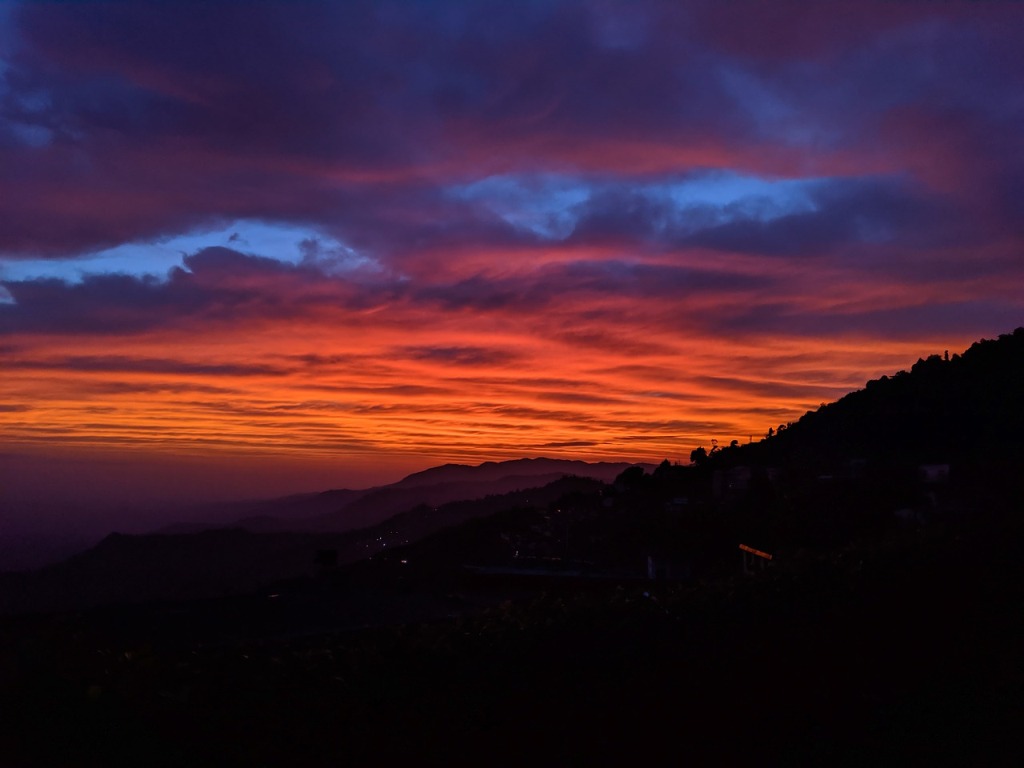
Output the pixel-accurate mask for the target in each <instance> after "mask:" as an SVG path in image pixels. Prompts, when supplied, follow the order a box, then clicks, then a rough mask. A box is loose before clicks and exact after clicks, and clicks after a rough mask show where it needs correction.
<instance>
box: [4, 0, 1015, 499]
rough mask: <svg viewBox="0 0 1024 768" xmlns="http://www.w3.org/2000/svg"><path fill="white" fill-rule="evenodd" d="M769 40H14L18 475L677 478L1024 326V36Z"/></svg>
mask: <svg viewBox="0 0 1024 768" xmlns="http://www.w3.org/2000/svg"><path fill="white" fill-rule="evenodd" d="M772 7H773V9H774V10H771V11H769V9H767V8H766V7H764V6H763V5H761V4H750V5H745V4H739V5H732V6H730V8H731V9H732V10H731V11H730V12H729V13H727V12H726V11H725V10H724V9H723V8H722V7H721V6H720V4H715V3H704V2H686V3H661V2H657V0H650V1H649V2H640V3H614V2H613V3H610V4H602V5H600V7H598V6H591V5H589V4H580V3H573V2H566V3H561V2H554V3H548V4H539V5H530V6H528V7H525V6H524V7H520V8H517V9H514V8H511V7H510V6H508V5H507V4H501V3H495V4H489V3H486V2H485V3H479V4H464V3H458V2H453V3H446V2H440V3H435V4H431V5H430V6H429V7H425V6H420V5H417V4H411V3H406V2H387V3H378V4H370V5H368V6H343V5H341V4H332V3H314V2H311V3H307V4H301V5H295V4H287V3H261V4H258V5H256V6H251V7H250V6H239V5H238V4H233V3H216V2H215V3H204V4H202V5H201V6H194V5H191V6H189V10H188V12H187V13H185V12H181V9H178V8H176V7H175V4H172V3H148V2H139V3H132V4H124V5H118V4H114V5H104V4H92V3H78V4H72V5H58V4H53V5H48V4H36V3H13V4H8V6H7V7H6V8H5V9H4V10H3V11H0V167H2V168H3V169H4V172H2V173H0V199H3V200H4V202H3V203H2V204H0V370H2V377H0V454H3V456H6V457H9V458H11V466H13V465H14V464H16V463H17V461H15V460H14V459H17V458H18V457H22V458H25V457H29V458H31V457H50V459H52V461H51V462H50V464H48V466H49V467H51V469H52V471H54V472H65V470H64V469H61V468H60V467H61V463H60V460H59V459H58V458H55V457H60V456H71V455H74V456H79V457H89V456H93V457H102V456H106V455H108V454H109V455H117V456H129V457H130V456H135V457H136V458H137V459H138V461H140V462H143V463H147V466H149V465H150V464H151V465H152V466H154V467H157V466H160V465H161V462H165V463H166V466H168V467H171V466H172V465H173V466H174V467H176V469H175V470H174V472H178V473H180V475H181V481H180V484H181V485H182V487H183V488H184V487H186V486H187V487H190V488H191V489H192V490H193V491H194V495H198V496H201V495H202V491H203V489H204V488H206V489H207V490H209V491H210V493H213V492H214V490H218V489H214V488H213V486H214V485H216V484H217V483H218V482H220V481H218V480H217V479H216V475H215V473H214V474H213V475H210V474H208V473H207V474H204V473H203V472H200V471H199V470H198V469H197V468H196V467H197V466H199V465H200V464H203V463H204V462H205V463H206V464H207V465H208V466H209V467H215V466H222V467H224V468H225V469H224V473H225V474H224V477H225V478H227V477H228V476H229V475H230V477H231V478H233V479H231V480H230V482H228V480H227V479H225V480H224V482H225V483H228V485H230V486H231V489H233V490H232V493H235V492H236V491H237V493H236V495H245V494H243V493H242V491H243V490H245V488H247V487H250V488H252V489H253V491H254V493H255V492H257V491H259V489H263V490H265V491H267V492H280V491H283V490H287V489H289V488H290V489H293V490H316V488H315V487H310V483H312V482H314V481H315V482H320V481H321V478H327V477H328V476H329V475H330V467H331V466H334V465H336V466H337V467H338V469H337V480H336V481H335V482H332V483H330V484H329V485H330V486H334V487H338V486H341V485H345V484H350V482H351V484H353V485H358V484H359V480H360V478H363V479H368V478H373V479H374V480H379V479H382V478H383V477H391V478H393V479H396V478H397V476H399V475H401V474H404V473H405V472H408V471H413V470H415V469H422V468H424V467H426V466H430V465H432V464H436V463H440V462H443V461H458V462H462V463H479V462H482V461H485V460H501V459H510V458H518V457H523V456H552V457H561V458H580V459H585V460H626V461H651V462H657V461H661V460H662V459H665V458H667V459H670V460H673V461H685V460H686V457H688V455H689V452H690V450H692V449H693V448H694V447H696V446H698V445H705V446H707V445H709V444H710V441H711V440H712V439H717V440H718V441H719V442H720V443H721V444H727V443H728V442H729V441H730V440H732V439H737V440H740V441H741V442H746V441H747V440H748V439H750V438H751V437H752V438H753V439H754V440H756V439H758V438H759V437H761V436H763V435H764V433H765V432H766V431H767V430H768V429H769V428H770V427H772V428H773V427H777V426H778V425H779V424H780V423H786V422H790V421H794V420H796V419H797V418H799V417H800V416H801V415H802V414H803V413H804V412H805V411H807V410H810V409H813V408H816V407H817V406H818V404H819V403H821V402H826V401H831V400H834V399H836V398H838V397H840V396H842V395H843V394H845V393H847V392H849V391H851V390H854V389H858V388H860V387H862V386H863V385H864V383H865V382H866V381H867V380H869V379H871V378H877V377H878V376H880V375H883V374H890V373H893V372H895V371H897V370H900V369H903V368H909V366H910V365H912V364H913V362H914V361H915V360H917V359H918V358H919V357H922V356H927V355H929V354H936V353H938V354H941V353H942V352H943V351H945V350H949V351H950V352H954V351H961V350H963V349H964V348H966V347H967V346H969V345H970V344H971V343H972V342H973V341H976V340H977V339H979V338H982V337H992V336H995V335H997V334H999V333H1003V332H1007V331H1010V330H1012V329H1013V328H1014V327H1016V326H1018V325H1021V324H1024V298H1022V296H1021V295H1020V291H1019V286H1020V285H1022V284H1024V258H1022V253H1024V249H1022V246H1024V231H1022V230H1021V228H1020V222H1021V221H1024V208H1022V207H1021V205H1022V203H1021V201H1022V200H1024V184H1022V179H1024V154H1022V152H1021V148H1022V139H1021V133H1020V130H1019V126H1020V124H1021V119H1022V118H1024V100H1022V99H1021V98H1020V94H1021V93H1024V82H1022V78H1024V61H1022V53H1021V50H1020V47H1019V45H1018V41H1019V39H1020V38H1021V33H1022V32H1024V29H1022V26H1024V16H1022V15H1021V14H1020V13H1019V11H1015V9H1013V8H1012V7H1010V6H997V5H994V4H993V5H986V6H984V7H981V6H978V4H971V3H964V4H958V3H948V4H942V5H941V6H937V5H921V6H917V5H913V6H912V5H906V6H904V5H895V4H891V3H883V4H880V5H872V4H862V3H853V4H830V5H829V6H828V7H827V8H826V7H814V8H808V7H806V6H804V5H799V6H795V5H794V6H788V5H786V4H781V5H779V4H772ZM256 41H259V43H258V44H257V42H256ZM275 457H278V458H279V459H280V468H279V471H271V470H268V467H269V466H270V463H269V462H271V461H272V460H273V459H274V458H275ZM26 460H27V459H26ZM97 460H98V459H97ZM118 461H120V459H118ZM196 462H198V464H197V463H196ZM304 462H305V463H306V465H307V466H306V468H305V469H303V466H304V465H303V463H304ZM73 464H74V462H68V463H67V468H66V476H64V479H62V480H60V483H61V484H64V485H67V486H68V487H73V486H74V484H75V483H76V482H80V481H82V479H83V477H84V476H85V475H86V474H87V473H88V472H90V471H92V470H83V469H74V467H73V466H72V465H73ZM189 467H191V469H190V468H189ZM246 467H249V468H250V470H249V471H248V474H247V471H246V469H245V468H246ZM375 467H376V468H377V469H374V468H375ZM229 468H230V469H229ZM256 468H259V469H256ZM0 469H2V467H0ZM314 470H315V471H314ZM211 471H212V470H211ZM190 473H191V474H190ZM17 474H18V473H17V472H15V471H13V470H12V471H9V472H8V473H7V474H6V475H4V474H3V473H2V472H0V486H5V487H7V488H8V491H7V492H8V493H10V494H12V495H11V498H13V497H14V496H17V498H18V499H21V500H24V499H30V497H31V495H32V492H33V491H32V489H31V488H30V487H28V486H27V485H26V483H27V481H26V483H22V482H21V481H20V480H19V478H18V477H17ZM158 474H159V473H158V472H157V471H156V470H154V476H157V475H158ZM271 476H273V477H271ZM104 477H106V476H104ZM114 477H116V475H115V474H114V473H113V471H112V474H110V478H114ZM190 478H191V479H190ZM289 478H291V479H289ZM353 479H354V482H352V480H353ZM271 481H272V482H271ZM104 482H108V481H106V480H105V481H104ZM109 482H114V480H113V479H111V480H109ZM147 482H148V481H147ZM247 484H248V485H247ZM365 484H366V485H369V484H372V482H367V483H365ZM158 485H159V487H160V489H161V490H160V491H159V493H169V492H171V491H173V488H171V489H170V490H168V487H167V484H164V485H160V484H159V483H157V482H156V481H155V480H154V481H153V485H152V487H153V488H154V489H155V488H157V486H158ZM23 486H24V487H23ZM137 486H138V487H135V486H133V492H135V493H139V494H141V493H142V492H143V491H144V489H145V487H148V486H146V485H145V483H142V482H141V481H140V483H138V484H137ZM220 490H225V489H219V490H218V492H219V491H220ZM94 491H95V493H100V492H101V491H102V487H100V486H96V488H95V489H94ZM0 492H3V487H0ZM46 492H47V491H46V489H45V488H40V489H39V493H40V494H41V495H42V494H45V493H46ZM225 492H226V490H225ZM68 493H70V491H69V492H68ZM154 493H156V491H154ZM249 495H252V494H249Z"/></svg>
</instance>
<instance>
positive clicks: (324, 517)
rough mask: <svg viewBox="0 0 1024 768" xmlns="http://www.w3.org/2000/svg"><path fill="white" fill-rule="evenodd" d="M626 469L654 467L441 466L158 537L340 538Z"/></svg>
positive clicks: (237, 509) (200, 518)
mask: <svg viewBox="0 0 1024 768" xmlns="http://www.w3.org/2000/svg"><path fill="white" fill-rule="evenodd" d="M630 466H641V467H644V468H645V469H648V470H649V469H652V468H653V465H646V464H640V465H633V464H628V463H626V462H596V463H588V462H585V461H573V460H568V459H548V458H535V459H514V460H511V461H497V462H496V461H487V462H484V463H483V464H479V465H476V466H471V465H467V464H444V465H442V466H439V467H432V468H430V469H426V470H423V471H422V472H416V473H413V474H411V475H409V476H407V477H405V478H403V479H401V480H399V481H398V482H396V483H391V484H390V485H382V486H377V487H374V488H367V489H365V490H358V491H353V490H333V491H324V492H323V493H312V494H302V495H297V496H286V497H284V498H280V499H270V500H266V501H256V502H239V503H233V504H218V505H210V506H207V507H204V508H200V509H198V510H193V511H192V513H191V514H190V517H192V518H193V519H195V520H197V522H189V523H178V524H173V525H169V526H166V527H165V528H163V529H161V531H160V532H161V533H195V532H198V531H201V530H209V529H212V528H223V527H225V523H224V522H223V521H225V520H231V521H232V522H230V523H228V524H227V525H228V526H229V527H236V528H242V529H245V530H247V531H252V532H260V533H266V532H271V531H306V532H309V531H318V532H332V533H340V532H344V531H351V530H355V529H358V528H367V527H369V526H373V525H377V524H378V523H381V522H383V521H385V520H387V519H388V518H389V517H392V516H393V515H396V514H398V513H400V512H405V511H407V510H410V509H412V508H413V507H416V506H419V505H422V504H426V505H428V506H439V505H441V504H447V503H448V502H452V501H461V500H470V499H481V498H483V497H485V496H491V495H496V494H504V493H511V492H513V491H518V490H522V489H526V488H538V487H541V486H545V485H547V484H549V483H551V482H554V481H555V480H558V479H559V478H561V477H564V476H567V475H571V476H575V477H586V478H590V479H593V480H600V481H601V482H611V481H612V480H614V479H615V478H616V477H618V475H619V474H621V473H622V472H623V471H624V470H625V469H627V468H628V467H630ZM204 518H205V520H204ZM209 521H221V522H209Z"/></svg>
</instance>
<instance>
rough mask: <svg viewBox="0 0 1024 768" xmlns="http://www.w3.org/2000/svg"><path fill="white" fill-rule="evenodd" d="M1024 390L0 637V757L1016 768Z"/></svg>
mask: <svg viewBox="0 0 1024 768" xmlns="http://www.w3.org/2000/svg"><path fill="white" fill-rule="evenodd" d="M1022 392H1024V329H1018V330H1017V331H1016V332H1015V333H1013V334H1011V335H1007V336H1003V337H1000V338H999V339H998V340H995V341H986V342H980V343H978V344H976V345H974V346H973V347H971V349H969V350H967V352H965V353H964V354H963V355H961V356H953V358H952V359H949V360H946V359H944V358H939V357H932V358H928V359H927V360H923V361H920V362H919V363H918V364H917V365H915V366H914V367H913V369H912V370H911V371H910V372H907V373H900V374H897V375H896V376H893V377H890V378H884V379H882V380H880V381H878V382H871V383H869V384H868V386H867V387H866V389H864V390H861V391H859V392H855V393H852V394H851V395H848V396H847V397H845V398H843V399H842V400H840V401H838V402H837V403H833V404H831V405H828V406H823V407H822V408H821V409H819V410H818V411H815V412H813V413H809V414H807V415H806V416H804V417H803V418H802V419H800V421H798V422H796V423H794V424H792V425H788V426H787V425H784V428H783V429H781V430H778V431H776V430H775V429H773V430H772V436H771V437H769V438H767V439H765V440H763V441H761V442H759V443H756V444H751V445H746V446H738V445H737V446H732V447H729V448H724V449H721V450H717V449H716V450H707V449H705V450H704V451H703V454H702V453H701V452H699V451H695V455H694V458H695V460H696V461H695V463H694V464H692V465H691V466H676V465H671V464H669V463H668V462H665V463H663V464H662V465H660V466H658V467H657V468H655V469H653V471H645V469H644V468H642V467H639V468H631V469H627V470H625V471H624V472H622V473H621V474H619V476H618V477H617V478H616V479H615V481H614V482H613V483H609V484H605V483H602V482H600V481H597V480H593V479H585V478H565V479H563V480H560V481H558V482H556V483H554V484H549V485H547V486H546V487H545V488H543V489H533V490H530V491H521V492H517V493H513V494H508V495H495V496H492V497H490V498H488V499H485V500H482V501H476V502H469V501H466V502H457V503H452V504H448V505H442V506H439V507H436V508H435V507H432V506H430V505H426V506H421V507H419V508H414V509H412V510H410V511H408V512H407V513H405V514H404V515H402V516H400V517H398V518H394V519H392V520H390V521H388V522H386V523H384V524H382V526H380V527H378V528H376V529H367V530H371V531H372V533H373V534H374V535H368V534H367V533H366V532H365V531H364V532H355V533H353V534H345V535H351V536H354V537H362V538H355V539H353V541H358V542H359V543H361V544H363V545H364V549H366V545H367V544H369V543H370V542H371V541H373V542H377V549H376V550H375V552H374V553H373V556H372V557H371V558H369V559H357V558H355V557H352V558H350V557H348V556H347V555H345V552H346V551H347V550H346V549H345V547H346V546H348V544H345V543H344V541H341V540H339V541H338V542H335V543H334V544H333V545H331V546H327V545H325V544H324V541H325V540H320V541H319V542H317V543H316V546H317V547H318V549H317V550H316V552H309V550H308V546H309V545H312V544H313V543H314V542H312V541H310V542H307V545H305V546H306V547H307V549H306V553H307V558H308V559H307V562H308V563H309V567H307V569H306V575H303V576H301V577H296V578H289V579H286V580H282V581H277V582H275V583H273V584H267V585H266V586H264V587H263V588H262V589H259V590H255V589H253V590H251V591H250V592H249V593H248V594H237V593H236V594H233V595H229V596H225V597H211V598H207V599H202V600H199V599H192V600H174V601H171V600H166V599H165V600H162V601H153V600H151V601H146V602H136V603H134V604H120V605H108V606H106V607H94V608H91V609H89V610H79V611H76V612H62V613H49V614H42V613H35V614H21V615H18V616H10V617H8V618H6V619H4V620H3V621H2V623H0V691H2V693H0V723H2V724H3V725H2V726H0V755H3V756H5V757H7V756H9V758H8V762H9V763H11V764H15V765H28V766H32V765H104V766H106V765H138V764H147V765H156V766H159V765H168V766H170V765H190V766H191V765H198V766H202V765H209V766H222V765H234V764H240V765H303V766H305V765H328V764H331V765H336V764H339V763H340V764H353V765H363V764H389V765H390V764H395V763H396V761H400V760H401V761H406V762H412V763H414V764H446V765H448V764H470V763H472V764H485V765H493V764H510V765H511V764H517V765H518V764H523V763H524V762H529V763H539V764H545V765H564V764H586V763H588V762H594V763H598V764H609V763H611V764H634V763H639V762H641V761H643V762H647V761H651V760H655V759H657V760H659V761H662V762H672V763H682V762H687V761H689V762H696V763H698V764H713V765H734V764H738V763H741V762H743V763H749V762H756V763H767V764H778V765H794V764H807V765H851V766H858V765H937V764H938V765H1010V764H1017V760H1018V759H1019V758H1017V759H1015V758H1016V754H1017V751H1018V749H1017V746H1016V744H1015V743H1014V741H1015V739H1016V734H1017V733H1018V732H1019V731H1020V728H1021V727H1022V725H1024V665H1022V663H1021V654H1020V648H1021V647H1024V645H1022V641H1024V631H1022V630H1024V583H1022V581H1021V579H1020V571H1021V566H1020V562H1021V555H1020V553H1019V550H1020V547H1021V542H1022V540H1024V537H1022V534H1024V521H1022V518H1021V510H1024V471H1022V470H1024V440H1022V438H1021V434H1022V433H1021V429H1020V427H1021V426H1022V425H1024V422H1022V418H1024V403H1022V398H1021V393H1022ZM398 531H401V532H402V533H400V534H399V533H397V532H398ZM406 532H412V533H410V534H408V535H407V534H406ZM210 535H215V534H207V536H210ZM220 535H225V536H226V535H231V536H250V537H251V536H256V534H245V533H241V532H235V533H231V534H220ZM386 536H392V537H394V538H392V539H389V540H387V541H385V538H384V537H386ZM405 542H408V543H405ZM165 543H166V542H165ZM384 543H387V544H388V545H387V546H383V544H384ZM124 544H125V541H124V540H121V541H115V542H113V543H111V542H108V543H107V546H108V547H120V546H121V545H124ZM740 544H746V545H748V546H750V547H751V548H754V549H757V550H759V551H761V552H764V553H767V554H771V555H772V558H773V559H772V560H771V561H770V562H769V561H767V560H766V559H764V558H760V557H757V556H756V555H749V554H748V555H744V554H743V553H742V552H741V551H740V550H739V549H738V547H739V545H740ZM296 551H298V550H296ZM150 557H151V558H152V557H154V556H153V555H150ZM744 558H746V559H744Z"/></svg>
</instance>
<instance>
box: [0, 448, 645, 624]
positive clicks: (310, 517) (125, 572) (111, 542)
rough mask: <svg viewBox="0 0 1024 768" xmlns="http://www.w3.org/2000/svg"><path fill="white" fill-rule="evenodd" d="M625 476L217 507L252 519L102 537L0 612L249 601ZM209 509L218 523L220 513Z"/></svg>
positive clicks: (470, 475) (34, 578)
mask: <svg viewBox="0 0 1024 768" xmlns="http://www.w3.org/2000/svg"><path fill="white" fill-rule="evenodd" d="M630 466H639V467H641V468H643V469H651V468H652V465H644V464H641V465H631V464H627V463H617V464H616V463H597V464H588V463H586V462H582V461H566V460H560V459H520V460H516V461H507V462H487V463H485V464H482V465H480V466H478V467H473V466H465V465H458V464H449V465H445V466H442V467H436V468H433V469H430V470H426V471H424V472H418V473H416V474H414V475H410V476H409V477H407V478H405V479H403V480H401V481H399V482H398V483H394V484H392V485H388V486H381V487H379V488H371V489H367V490H364V491H349V490H339V491H326V492H324V493H320V494H310V495H303V496H290V497H285V498H283V499H276V500H270V501H265V502H256V503H251V504H244V503H243V504H235V505H227V509H228V510H229V511H237V512H240V513H242V514H246V513H248V514H250V515H256V516H250V517H245V518H243V519H241V520H239V521H238V523H237V524H234V525H229V526H223V525H220V526H216V525H212V524H181V525H178V526H172V527H171V528H169V529H164V530H162V531H161V532H159V533H155V534H142V535H124V534H118V533H114V534H110V535H109V536H107V537H106V538H104V539H103V540H102V541H101V542H100V543H99V544H97V545H96V546H94V547H92V548H90V549H88V550H86V551H85V552H82V553H80V554H77V555H75V556H73V557H71V558H69V559H67V560H65V561H63V562H61V563H57V564H55V565H51V566H47V567H45V568H40V569H37V570H35V571H30V572H21V573H0V613H11V612H20V611H30V610H43V611H52V610H77V609H81V608H85V607H89V606H94V605H101V604H104V603H113V602H138V601H144V600H182V599H197V598H202V597H219V596H225V595H232V594H242V593H246V592H251V591H253V590H254V589H256V588H257V587H259V586H262V585H266V584H269V583H272V582H275V581H281V580H283V579H289V578H295V577H302V576H309V575H311V574H312V573H314V571H315V570H316V567H317V566H316V563H315V558H316V556H317V553H318V552H324V551H327V552H330V553H331V554H330V557H331V559H332V560H333V561H334V562H337V563H338V564H345V563H352V562H355V561H358V560H362V559H366V558H368V557H370V556H372V555H374V554H376V553H378V552H380V551H382V550H383V549H384V548H386V547H387V546H389V545H391V546H395V545H406V544H409V543H411V542H415V541H417V540H419V539H421V538H422V537H424V536H427V535H429V534H431V533H434V532H436V531H438V530H441V529H443V528H446V527H450V526H455V525H459V524H461V523H464V522H466V521H468V520H471V519H473V518H476V517H480V516H486V515H490V514H494V513H496V512H499V511H503V510H507V509H512V508H516V507H521V506H529V505H537V506H539V507H545V506H546V505H548V504H550V503H552V502H553V501H555V500H556V499H558V498H559V497H561V496H564V495H565V494H567V493H571V492H573V491H578V490H581V489H587V490H593V489H595V488H599V487H600V486H601V483H603V482H610V481H611V480H613V479H614V478H615V477H617V476H618V475H619V474H620V473H621V472H623V471H624V470H625V469H627V468H629V467H630ZM509 473H514V474H509ZM209 511H210V512H211V513H212V512H216V514H217V515H221V516H222V515H223V513H224V511H225V509H224V507H222V506H221V507H217V508H210V509H209ZM289 515H294V517H289Z"/></svg>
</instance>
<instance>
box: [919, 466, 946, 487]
mask: <svg viewBox="0 0 1024 768" xmlns="http://www.w3.org/2000/svg"><path fill="white" fill-rule="evenodd" d="M918 472H920V474H921V480H923V481H924V482H925V483H928V484H932V485H934V484H938V483H946V482H949V464H922V465H921V466H920V467H918Z"/></svg>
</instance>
